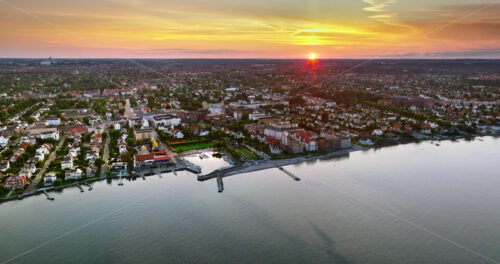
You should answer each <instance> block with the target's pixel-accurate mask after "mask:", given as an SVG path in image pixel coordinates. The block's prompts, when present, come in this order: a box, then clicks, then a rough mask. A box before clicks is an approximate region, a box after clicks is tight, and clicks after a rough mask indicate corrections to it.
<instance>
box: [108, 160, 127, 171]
mask: <svg viewBox="0 0 500 264" xmlns="http://www.w3.org/2000/svg"><path fill="white" fill-rule="evenodd" d="M110 169H111V171H114V172H121V171H126V170H127V163H125V162H114V163H113V164H111V166H110Z"/></svg>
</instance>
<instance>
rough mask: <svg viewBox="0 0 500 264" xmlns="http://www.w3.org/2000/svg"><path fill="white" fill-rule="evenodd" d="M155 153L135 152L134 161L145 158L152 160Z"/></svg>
mask: <svg viewBox="0 0 500 264" xmlns="http://www.w3.org/2000/svg"><path fill="white" fill-rule="evenodd" d="M154 157H155V155H153V154H137V155H135V160H136V161H146V160H153V159H154Z"/></svg>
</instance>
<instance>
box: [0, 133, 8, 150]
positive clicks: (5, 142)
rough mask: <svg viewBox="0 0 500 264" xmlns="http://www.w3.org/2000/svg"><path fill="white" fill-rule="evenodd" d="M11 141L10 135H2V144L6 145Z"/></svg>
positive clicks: (0, 139)
mask: <svg viewBox="0 0 500 264" xmlns="http://www.w3.org/2000/svg"><path fill="white" fill-rule="evenodd" d="M8 143H9V137H8V136H3V135H2V136H0V146H2V147H6V146H7V144H8Z"/></svg>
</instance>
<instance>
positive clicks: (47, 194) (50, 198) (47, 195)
mask: <svg viewBox="0 0 500 264" xmlns="http://www.w3.org/2000/svg"><path fill="white" fill-rule="evenodd" d="M43 193H44V194H45V197H47V200H51V201H53V200H54V197H52V196H50V194H49V193H48V192H47V191H46V190H43Z"/></svg>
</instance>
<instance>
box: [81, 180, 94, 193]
mask: <svg viewBox="0 0 500 264" xmlns="http://www.w3.org/2000/svg"><path fill="white" fill-rule="evenodd" d="M82 185H85V186H87V187H89V191H92V186H90V184H88V183H86V182H82Z"/></svg>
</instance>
